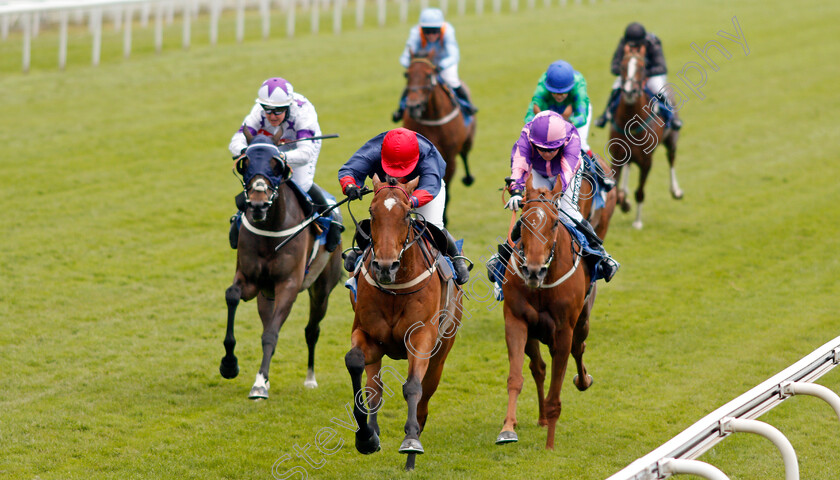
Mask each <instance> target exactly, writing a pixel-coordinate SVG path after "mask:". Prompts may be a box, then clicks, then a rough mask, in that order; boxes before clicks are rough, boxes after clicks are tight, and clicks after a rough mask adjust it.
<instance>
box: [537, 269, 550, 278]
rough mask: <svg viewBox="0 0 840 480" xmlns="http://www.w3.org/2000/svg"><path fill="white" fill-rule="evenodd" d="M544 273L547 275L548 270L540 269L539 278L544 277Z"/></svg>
mask: <svg viewBox="0 0 840 480" xmlns="http://www.w3.org/2000/svg"><path fill="white" fill-rule="evenodd" d="M546 273H548V268H546V267H542V268H541V269H540V273H539V274H538V276H540V277H544V276H545V274H546Z"/></svg>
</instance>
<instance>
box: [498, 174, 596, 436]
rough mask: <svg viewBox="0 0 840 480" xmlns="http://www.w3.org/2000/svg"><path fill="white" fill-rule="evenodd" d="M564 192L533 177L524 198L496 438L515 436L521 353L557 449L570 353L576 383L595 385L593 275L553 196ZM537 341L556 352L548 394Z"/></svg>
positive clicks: (510, 276)
mask: <svg viewBox="0 0 840 480" xmlns="http://www.w3.org/2000/svg"><path fill="white" fill-rule="evenodd" d="M561 193H562V182H560V181H558V182H557V185H556V186H555V188H554V189H553V190H551V191H549V190H547V189H541V188H540V189H535V188H533V184H532V182H531V177H529V178H528V181H527V183H526V186H525V199H524V201H523V203H522V237H521V239H520V241H519V242H520V243H519V245H518V248H517V247H514V248H515V250H514V251H516V250H517V249H518V253H515V254H513V255H511V259H510V261H509V262H508V267H507V271H506V273H505V282H504V285H503V286H502V289H503V291H504V296H505V299H504V315H505V342H506V343H507V349H508V360H509V362H510V373H509V375H508V380H507V390H508V407H507V415H506V416H505V421H504V425H503V426H502V431H501V433H499V436H498V437H497V439H496V443H497V444H503V443H510V442H516V441H518V440H519V438H518V437H517V435H516V431H515V428H516V425H517V420H516V401H517V399H518V398H519V393H520V392H521V391H522V383H523V377H522V366H523V362H524V354H527V355H528V357H529V358H530V359H531V363H530V367H531V374H532V376H533V377H534V382H535V383H536V385H537V400H538V402H539V403H538V405H539V421H538V423H539V425H540V426H548V438H547V439H546V443H545V448H547V449H553V448H554V431H555V427H556V426H557V419H558V418H559V417H560V406H561V404H560V389H561V387H562V385H563V377H564V376H565V375H566V365H567V363H568V361H569V353H571V355H572V356H573V357H574V359H575V363H577V375H576V376H575V378H574V380H573V382H574V384H575V386H576V387H577V388H578V390H581V391H583V390H586V389H587V388H589V386H590V385H592V377H591V376H590V375H589V374H587V373H586V367H585V366H584V365H583V352H584V349H585V348H586V343H585V340H586V337H587V335H588V334H589V313H590V311H591V308H592V304H593V303H594V300H595V295H594V292H592V293H590V294H588V295H587V290H588V287H589V284H590V274H589V271H588V269H587V267H586V262H583V261H582V260H581V256H580V253H581V252H580V246H578V245H577V244H576V243H575V242H574V241H573V240H572V237H571V235H570V234H569V232H568V230H566V228H565V227H564V226H563V225H561V221H562V220H563V219H564V214H563V213H561V212H560V211H559V210H558V208H557V204H556V203H555V202H554V201H553V200H552V199H553V198H559V195H560V194H561ZM540 342H542V343H544V344H546V345H548V350H549V353H550V355H551V383H550V385H549V389H548V395H547V396H544V389H543V386H544V382H545V376H546V364H545V362H544V361H543V359H542V356H541V354H540Z"/></svg>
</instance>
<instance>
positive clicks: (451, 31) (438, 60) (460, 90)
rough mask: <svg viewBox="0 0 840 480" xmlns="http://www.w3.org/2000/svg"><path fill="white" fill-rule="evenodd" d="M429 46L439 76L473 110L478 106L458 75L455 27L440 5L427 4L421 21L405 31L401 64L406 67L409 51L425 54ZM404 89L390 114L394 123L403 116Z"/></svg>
mask: <svg viewBox="0 0 840 480" xmlns="http://www.w3.org/2000/svg"><path fill="white" fill-rule="evenodd" d="M432 49H434V51H435V57H434V63H435V65H436V66H437V67H438V69H439V70H440V72H439V73H438V74H439V75H440V78H442V79H443V81H444V82H445V83H446V84H447V85H448V86H449V87H450V88H452V91H453V92H455V95H456V96H457V97H458V99H459V100H460V101H461V102H462V103H463V104H465V105H467V106H468V110H469V111H468V113H469V114H471V115H472V114H475V113H476V112H477V110H476V108H475V107H474V106H473V105H472V103H471V102H470V98H469V95H467V92H466V90H465V89H464V86H463V85H461V80H460V78H459V77H458V61H459V60H460V58H461V52H460V50H459V49H458V41H457V40H456V39H455V28H454V27H453V26H452V24H450V23H449V22H447V21H445V20H444V19H443V12H442V11H441V10H440V9H439V8H426V9H424V10H423V11H422V12H420V22H419V23H418V24H417V25H415V26H413V27H411V30H410V31H409V33H408V40H406V42H405V49H403V53H402V55H400V65H402V66H403V67H405V68H408V65H409V63H410V62H411V54H412V53H414V55H424V54H426V53H428V52H429V51H430V50H432ZM406 93H407V92H403V94H402V97H401V98H400V106H399V108H398V109H397V110H396V111H394V113H393V115H392V120H393V121H394V123H396V122H399V121H400V120H402V117H403V112H404V111H405V96H406Z"/></svg>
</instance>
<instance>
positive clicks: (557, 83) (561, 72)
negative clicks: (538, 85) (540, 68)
mask: <svg viewBox="0 0 840 480" xmlns="http://www.w3.org/2000/svg"><path fill="white" fill-rule="evenodd" d="M574 86H575V69H574V68H572V66H571V65H570V64H569V62H566V61H563V60H557V61H556V62H554V63H552V64H551V65H549V66H548V70H546V72H545V88H546V90H548V91H549V92H551V93H567V92H568V91H569V90H571V89H572V87H574Z"/></svg>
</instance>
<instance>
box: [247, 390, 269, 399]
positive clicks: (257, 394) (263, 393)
mask: <svg viewBox="0 0 840 480" xmlns="http://www.w3.org/2000/svg"><path fill="white" fill-rule="evenodd" d="M248 398H250V399H251V400H267V399H268V387H253V388H251V393H249V394H248Z"/></svg>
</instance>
